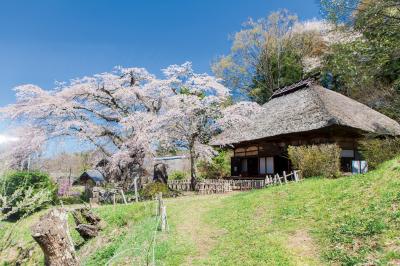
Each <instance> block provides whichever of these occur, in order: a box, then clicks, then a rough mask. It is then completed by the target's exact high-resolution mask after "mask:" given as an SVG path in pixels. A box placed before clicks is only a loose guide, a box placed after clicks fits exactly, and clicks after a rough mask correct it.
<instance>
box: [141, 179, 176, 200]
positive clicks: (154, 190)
mask: <svg viewBox="0 0 400 266" xmlns="http://www.w3.org/2000/svg"><path fill="white" fill-rule="evenodd" d="M159 192H162V194H163V197H171V196H173V193H172V192H171V191H170V190H169V188H168V186H167V185H166V184H164V183H161V182H153V183H149V184H147V185H146V186H145V187H144V188H143V189H141V190H140V192H139V194H140V196H141V197H142V198H144V199H152V198H154V197H155V196H156V195H157V194H158V193H159Z"/></svg>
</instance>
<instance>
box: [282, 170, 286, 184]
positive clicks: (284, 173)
mask: <svg viewBox="0 0 400 266" xmlns="http://www.w3.org/2000/svg"><path fill="white" fill-rule="evenodd" d="M283 179H284V180H285V184H287V178H286V171H283Z"/></svg>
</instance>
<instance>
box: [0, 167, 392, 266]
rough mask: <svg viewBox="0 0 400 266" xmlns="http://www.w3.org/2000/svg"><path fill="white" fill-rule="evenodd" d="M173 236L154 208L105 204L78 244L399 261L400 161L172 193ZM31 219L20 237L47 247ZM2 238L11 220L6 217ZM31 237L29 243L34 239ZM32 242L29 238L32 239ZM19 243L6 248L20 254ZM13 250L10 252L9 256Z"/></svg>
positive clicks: (194, 260)
mask: <svg viewBox="0 0 400 266" xmlns="http://www.w3.org/2000/svg"><path fill="white" fill-rule="evenodd" d="M166 205H167V211H168V218H169V227H170V230H169V232H168V233H160V232H158V233H157V234H156V235H154V232H155V228H156V225H157V220H156V218H155V217H154V215H153V213H154V210H155V205H154V203H152V202H145V203H140V204H136V205H127V206H124V205H118V206H103V207H100V208H97V209H96V212H98V213H99V215H100V216H101V217H102V218H103V220H104V221H105V222H106V223H107V225H106V227H105V229H104V231H103V232H102V233H101V235H100V236H98V237H97V238H96V239H93V240H91V241H89V242H88V243H86V244H83V242H82V240H81V239H80V238H79V236H78V235H77V234H76V233H74V234H73V238H74V241H75V242H76V243H77V245H79V248H78V254H79V256H80V258H81V260H82V262H83V264H85V265H104V264H107V263H108V264H109V265H131V264H132V263H133V264H135V265H145V264H146V263H147V262H151V261H152V260H153V245H152V243H153V239H154V236H155V242H154V243H155V245H154V260H155V261H156V263H157V265H329V264H335V265H337V264H343V265H354V264H358V263H367V264H374V265H387V264H393V265H398V264H400V161H399V159H396V160H392V161H389V162H386V163H385V164H383V165H382V166H381V167H380V168H379V169H377V170H375V171H371V172H370V173H368V174H365V175H355V176H348V177H342V178H339V179H335V180H329V179H321V178H312V179H308V180H305V181H302V182H300V183H292V184H289V185H285V186H277V187H271V188H266V189H262V190H254V191H250V192H243V193H232V194H227V195H210V196H187V197H181V198H176V199H169V200H166ZM37 216H38V215H34V216H32V217H29V218H28V219H27V220H25V221H23V222H22V223H21V224H20V225H19V226H18V229H17V230H16V232H15V234H14V236H13V237H14V239H18V242H19V244H20V245H21V246H24V245H25V246H27V245H28V246H29V245H31V246H32V247H33V252H32V256H31V258H30V260H29V261H28V262H26V263H29V264H32V263H35V262H36V263H40V262H41V261H42V258H41V255H40V250H39V249H38V247H37V246H35V244H34V243H33V242H32V241H31V240H30V238H29V225H30V224H32V222H33V221H34V220H36V219H37ZM0 226H1V227H0V237H1V236H2V235H4V234H5V231H6V230H7V228H10V226H11V225H10V224H7V223H0ZM27 243H28V244H27ZM29 243H30V244H29ZM13 250H14V251H15V246H14V248H9V249H6V250H5V251H3V253H1V254H0V255H1V258H2V261H3V262H4V261H5V260H6V257H5V256H4V254H12V251H13ZM8 257H10V255H8Z"/></svg>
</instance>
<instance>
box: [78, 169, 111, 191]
mask: <svg viewBox="0 0 400 266" xmlns="http://www.w3.org/2000/svg"><path fill="white" fill-rule="evenodd" d="M105 182H106V180H105V178H104V175H103V174H102V173H101V172H100V171H99V170H96V169H92V170H88V171H85V172H83V174H81V176H80V177H79V179H78V180H77V181H75V182H74V184H75V185H83V186H85V196H86V197H87V198H92V197H93V196H94V194H95V193H94V189H93V188H94V187H99V186H102V185H103V184H104V183H105Z"/></svg>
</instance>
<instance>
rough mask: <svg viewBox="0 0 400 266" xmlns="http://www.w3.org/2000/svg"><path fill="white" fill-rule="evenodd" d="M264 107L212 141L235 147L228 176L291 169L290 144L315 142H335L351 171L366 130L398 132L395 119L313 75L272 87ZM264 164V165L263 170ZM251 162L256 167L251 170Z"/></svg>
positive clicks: (399, 133) (387, 132) (390, 133)
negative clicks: (248, 123)
mask: <svg viewBox="0 0 400 266" xmlns="http://www.w3.org/2000/svg"><path fill="white" fill-rule="evenodd" d="M263 109H264V111H262V112H261V113H258V114H256V115H254V117H252V120H253V121H254V125H253V126H252V127H247V128H243V130H242V131H241V132H240V134H237V133H236V132H229V131H225V132H223V133H221V134H220V135H219V136H217V137H216V138H215V139H214V140H213V145H231V146H233V147H234V148H235V156H234V158H233V159H232V175H242V176H246V175H247V176H249V175H250V176H253V175H264V174H265V173H276V172H280V171H283V170H286V171H287V170H289V168H290V165H289V162H288V161H287V159H285V157H286V156H285V152H286V148H287V146H288V145H303V144H318V143H338V144H339V146H340V147H341V148H342V150H343V152H342V154H343V155H344V156H347V157H343V158H342V164H344V165H343V168H344V170H351V169H348V167H349V165H350V166H351V163H352V162H351V161H352V160H360V155H359V154H358V152H357V140H358V139H359V138H361V137H362V136H364V135H365V134H367V133H374V134H379V135H400V125H399V124H398V123H397V122H396V121H394V120H392V119H390V118H389V117H387V116H385V115H383V114H381V113H379V112H377V111H375V110H373V109H371V108H369V107H368V106H366V105H364V104H361V103H359V102H357V101H355V100H353V99H350V98H348V97H346V96H344V95H342V94H340V93H337V92H334V91H332V90H328V89H326V88H323V87H321V86H320V85H317V84H316V83H315V82H314V80H313V79H307V80H303V81H300V82H298V83H295V84H293V85H290V86H287V87H284V88H281V89H278V90H276V91H275V92H274V94H273V96H272V97H271V99H270V101H268V102H267V103H266V104H264V105H263ZM345 158H347V159H345ZM267 161H268V162H267ZM268 163H269V166H268V169H262V168H265V167H266V164H268ZM249 164H251V167H252V168H255V169H250V166H249ZM264 166H265V167H264ZM260 167H261V169H260ZM235 169H236V170H235Z"/></svg>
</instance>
